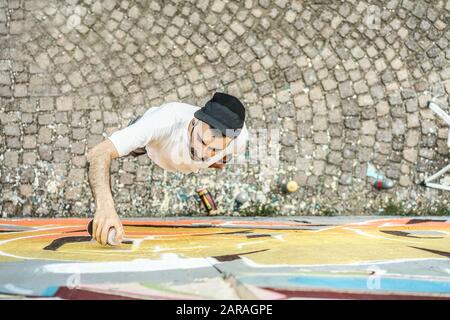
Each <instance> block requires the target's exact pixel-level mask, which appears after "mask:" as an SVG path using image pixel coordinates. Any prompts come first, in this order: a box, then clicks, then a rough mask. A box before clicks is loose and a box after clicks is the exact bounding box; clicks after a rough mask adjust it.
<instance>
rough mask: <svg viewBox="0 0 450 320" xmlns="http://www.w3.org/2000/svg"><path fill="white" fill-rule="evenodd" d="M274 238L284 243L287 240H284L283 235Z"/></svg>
mask: <svg viewBox="0 0 450 320" xmlns="http://www.w3.org/2000/svg"><path fill="white" fill-rule="evenodd" d="M272 237H274V238H275V239H277V240H280V241H283V242H284V241H286V240H284V236H283V235H282V234H277V235H276V236H272Z"/></svg>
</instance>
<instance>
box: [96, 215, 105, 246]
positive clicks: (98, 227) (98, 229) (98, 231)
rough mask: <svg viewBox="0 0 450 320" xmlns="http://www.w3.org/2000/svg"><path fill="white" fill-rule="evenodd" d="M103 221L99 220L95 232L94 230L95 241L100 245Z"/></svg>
mask: <svg viewBox="0 0 450 320" xmlns="http://www.w3.org/2000/svg"><path fill="white" fill-rule="evenodd" d="M104 224H105V223H104V221H103V220H99V222H98V224H97V230H95V240H97V242H99V243H101V235H102V229H103V226H104Z"/></svg>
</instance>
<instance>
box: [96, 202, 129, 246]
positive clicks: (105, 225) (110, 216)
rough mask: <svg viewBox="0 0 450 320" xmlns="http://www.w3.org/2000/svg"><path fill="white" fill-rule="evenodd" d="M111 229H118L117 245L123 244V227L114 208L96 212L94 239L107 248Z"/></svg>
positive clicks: (100, 209) (101, 209)
mask: <svg viewBox="0 0 450 320" xmlns="http://www.w3.org/2000/svg"><path fill="white" fill-rule="evenodd" d="M110 228H115V229H116V239H115V241H116V243H119V244H120V243H121V242H122V239H123V234H124V232H123V226H122V222H121V221H120V219H119V216H118V215H117V213H116V210H115V209H114V208H112V209H111V208H110V209H103V208H99V209H97V211H96V212H95V216H94V223H93V224H92V237H93V238H94V239H95V240H97V242H98V243H100V244H101V245H103V246H105V245H106V244H107V243H108V232H109V229H110Z"/></svg>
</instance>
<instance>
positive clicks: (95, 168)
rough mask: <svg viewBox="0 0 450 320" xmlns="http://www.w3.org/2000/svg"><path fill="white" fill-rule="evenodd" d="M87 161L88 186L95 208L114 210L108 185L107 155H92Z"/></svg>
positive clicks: (108, 165) (108, 167) (108, 157)
mask: <svg viewBox="0 0 450 320" xmlns="http://www.w3.org/2000/svg"><path fill="white" fill-rule="evenodd" d="M88 161H89V184H90V186H91V190H92V193H93V195H94V198H95V204H96V207H97V208H99V207H100V208H112V209H114V200H113V197H112V194H111V185H110V168H111V157H110V156H109V155H107V154H106V155H105V154H99V153H94V154H91V155H90V156H89V158H88Z"/></svg>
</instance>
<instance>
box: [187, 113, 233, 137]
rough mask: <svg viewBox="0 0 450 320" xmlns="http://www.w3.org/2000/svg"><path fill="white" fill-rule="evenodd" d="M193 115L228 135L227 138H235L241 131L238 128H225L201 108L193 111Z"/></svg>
mask: <svg viewBox="0 0 450 320" xmlns="http://www.w3.org/2000/svg"><path fill="white" fill-rule="evenodd" d="M194 117H195V118H197V119H198V120H201V121H203V122H205V123H207V124H209V125H210V126H211V127H212V128H214V129H217V130H219V131H220V132H221V133H222V134H223V135H225V136H227V137H229V138H235V137H237V136H238V135H239V133H240V132H241V130H240V129H237V130H233V129H229V128H227V127H226V126H225V125H224V124H223V123H221V122H220V121H218V120H217V119H215V118H213V117H211V116H210V115H209V114H206V113H204V112H203V111H202V109H200V110H197V111H196V112H195V113H194Z"/></svg>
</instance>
